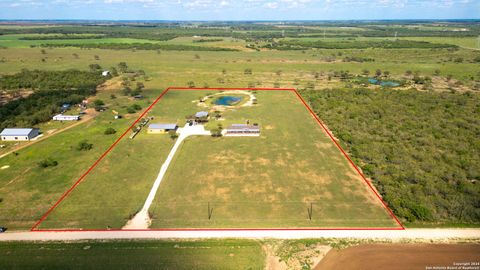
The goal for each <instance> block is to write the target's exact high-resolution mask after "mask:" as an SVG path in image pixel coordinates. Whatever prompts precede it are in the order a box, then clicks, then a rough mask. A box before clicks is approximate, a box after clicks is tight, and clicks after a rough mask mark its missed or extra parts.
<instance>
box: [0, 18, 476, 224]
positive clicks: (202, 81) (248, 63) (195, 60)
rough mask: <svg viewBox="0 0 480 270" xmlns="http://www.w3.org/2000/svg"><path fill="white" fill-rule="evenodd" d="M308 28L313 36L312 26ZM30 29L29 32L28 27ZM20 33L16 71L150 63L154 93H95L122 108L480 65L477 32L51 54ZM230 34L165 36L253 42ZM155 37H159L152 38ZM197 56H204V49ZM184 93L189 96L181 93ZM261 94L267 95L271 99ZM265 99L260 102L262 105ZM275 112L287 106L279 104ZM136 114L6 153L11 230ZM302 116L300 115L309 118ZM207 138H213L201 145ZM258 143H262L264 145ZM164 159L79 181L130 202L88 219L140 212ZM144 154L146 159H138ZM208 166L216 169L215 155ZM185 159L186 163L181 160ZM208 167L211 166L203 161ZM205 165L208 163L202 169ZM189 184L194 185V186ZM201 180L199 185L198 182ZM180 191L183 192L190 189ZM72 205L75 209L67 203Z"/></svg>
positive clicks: (6, 210)
mask: <svg viewBox="0 0 480 270" xmlns="http://www.w3.org/2000/svg"><path fill="white" fill-rule="evenodd" d="M0 28H12V29H14V28H18V27H17V26H11V27H10V26H2V27H0ZM24 28H28V27H24ZM342 29H343V28H342ZM357 30H358V29H357ZM305 34H306V35H307V34H308V33H305ZM327 34H328V32H327ZM22 35H23V36H25V35H26V34H22ZM22 35H19V36H14V35H3V36H0V74H13V73H16V72H19V71H20V70H21V69H23V68H27V69H41V70H65V69H70V68H76V69H81V70H87V69H88V65H89V64H94V63H96V64H99V65H101V66H102V68H103V69H110V67H112V66H116V65H117V64H118V63H119V62H121V61H125V62H127V63H128V66H129V67H130V68H132V69H135V70H138V69H143V70H145V72H146V74H147V76H148V79H147V80H146V81H145V82H144V83H145V86H146V88H145V90H144V93H143V94H144V95H145V96H147V98H146V99H144V100H142V101H132V100H130V99H128V98H127V97H124V96H122V93H121V86H118V87H117V88H115V89H114V90H109V91H99V92H98V93H97V96H96V97H94V98H98V99H102V100H104V101H106V103H107V104H108V105H109V109H115V110H118V111H120V112H121V113H122V114H124V113H125V112H126V106H129V105H131V104H134V103H139V104H140V105H141V106H142V108H146V106H148V104H149V103H151V102H152V101H153V98H154V97H156V96H158V94H160V92H161V91H162V90H163V89H164V88H166V87H168V86H172V85H174V86H186V85H187V84H188V82H190V81H192V82H194V84H195V86H197V87H204V86H209V87H247V86H255V87H273V86H274V85H278V86H279V87H294V88H298V89H302V88H305V87H306V86H307V85H308V84H309V83H312V84H313V85H314V87H315V89H317V90H320V89H323V88H336V87H342V88H343V87H351V86H349V85H348V83H345V82H340V81H339V80H338V79H335V78H333V79H332V80H328V75H329V74H332V73H333V72H335V71H340V70H348V71H349V72H350V73H353V74H361V73H362V71H363V70H368V71H369V72H370V74H374V72H375V70H376V69H381V70H382V71H389V72H390V74H391V75H390V76H391V77H392V78H402V77H403V76H404V73H405V71H407V70H411V71H413V72H415V71H418V72H419V73H420V75H422V76H426V75H428V76H433V75H434V74H435V71H436V70H438V71H439V72H440V76H447V75H452V77H453V79H456V80H460V81H461V82H463V83H464V84H465V85H467V86H469V87H470V86H472V85H473V84H474V83H475V80H478V78H479V77H478V76H479V74H480V66H479V65H478V63H472V62H471V61H472V59H474V58H475V57H477V56H479V55H480V52H479V51H477V50H472V49H467V47H472V42H474V41H475V39H474V38H470V37H467V38H458V39H457V38H449V37H438V38H430V37H408V39H412V40H425V41H431V42H438V43H452V44H456V45H459V46H462V47H465V48H460V49H458V50H454V51H449V50H446V49H388V50H387V49H364V50H337V49H328V50H327V49H325V50H306V51H274V50H262V51H254V50H245V51H239V52H212V51H209V52H194V51H183V52H177V51H161V52H160V53H157V52H156V51H143V50H137V51H132V50H100V49H79V48H74V47H71V48H45V52H46V53H45V54H43V53H42V52H41V48H30V47H29V46H30V45H32V44H42V43H46V41H45V40H19V39H18V38H19V37H20V36H22ZM109 39H112V41H111V42H115V41H113V40H116V41H118V42H142V40H139V39H126V38H109ZM223 39H224V40H223V41H219V42H212V43H211V42H205V43H194V42H193V38H192V37H191V36H188V37H187V36H184V37H179V38H175V39H173V40H169V41H166V42H165V43H169V44H170V43H171V44H184V45H194V46H220V47H231V48H240V47H243V46H244V45H245V42H244V41H243V40H235V39H231V38H223ZM372 39H374V38H372ZM96 40H98V39H91V40H89V39H87V40H81V39H77V40H75V39H72V40H55V42H58V43H66V42H67V43H68V42H70V43H81V42H87V41H88V42H93V41H96ZM100 40H107V39H100ZM149 42H160V41H152V40H150V41H149ZM473 45H474V44H473ZM4 47H6V48H4ZM75 54H76V55H78V59H77V58H76V57H75ZM340 54H341V55H340ZM196 55H198V57H197V56H196ZM95 56H98V57H99V60H96V59H95ZM345 56H350V57H353V56H357V57H366V58H373V59H375V61H374V62H363V63H358V62H343V61H342V59H343V57H345ZM330 57H334V58H335V60H334V61H331V62H329V61H327V58H330ZM456 58H462V59H463V60H464V61H463V62H462V63H455V62H454V61H452V59H456ZM249 68H250V69H252V73H253V74H252V75H247V74H245V72H244V71H245V69H249ZM223 70H224V72H223ZM316 73H320V74H322V75H321V76H320V77H319V78H316V77H315V74H316ZM472 78H474V79H472ZM354 87H356V86H354ZM112 93H113V94H115V95H117V97H118V98H117V99H116V100H110V94H112ZM192 95H193V97H188V98H185V100H188V99H190V98H191V99H192V100H193V99H196V98H198V95H196V94H192ZM172 100H175V99H172ZM176 100H178V101H179V102H183V101H181V99H176ZM185 100H184V101H185ZM167 101H168V99H165V100H162V102H167ZM263 102H268V101H267V100H263ZM174 103H175V102H174V101H172V105H174ZM183 105H185V103H182V106H177V107H176V108H175V109H176V110H175V111H174V113H178V114H179V116H175V115H171V116H170V114H165V115H164V116H165V117H166V119H165V120H170V121H173V120H176V119H182V120H183V119H184V117H185V113H187V111H190V110H191V109H192V108H193V106H194V104H189V105H188V106H186V105H185V106H183ZM169 106H170V105H169ZM275 106H276V105H275ZM159 108H160V107H158V106H157V107H156V110H158V109H159ZM258 108H261V107H260V106H259V107H258ZM259 113H260V112H259ZM277 113H281V111H280V108H279V111H278V112H277ZM234 115H235V114H234V113H232V117H233V116H234ZM135 116H138V113H137V114H136V115H131V116H129V118H128V119H122V120H118V121H113V118H112V114H111V113H110V112H109V111H107V112H104V113H100V115H99V116H98V117H96V118H95V119H94V120H92V121H90V122H88V123H86V124H83V125H81V126H78V127H75V128H73V129H71V130H68V131H65V132H63V133H60V134H58V135H55V136H52V137H51V138H49V139H48V140H45V141H42V142H39V143H37V144H34V145H32V146H30V147H28V148H25V149H22V150H20V151H18V155H9V156H6V157H4V158H1V159H0V168H1V167H3V166H6V165H8V166H10V167H8V168H7V169H3V170H0V198H1V199H2V201H1V202H0V223H1V224H0V225H2V226H7V227H9V228H10V229H28V228H30V227H31V226H32V225H33V224H34V223H35V222H36V221H37V220H38V219H39V218H40V217H41V216H42V215H43V213H44V212H45V211H46V210H47V209H48V208H49V207H50V206H51V205H52V204H53V203H54V202H55V201H56V200H57V199H58V198H59V197H60V196H61V194H62V193H63V192H64V191H65V190H67V188H68V187H70V186H71V185H72V184H73V182H74V181H75V180H76V179H77V178H78V177H79V176H80V175H81V174H82V173H83V172H84V171H85V170H86V169H88V167H89V166H90V165H91V164H92V163H93V162H94V161H95V160H96V159H97V158H98V157H99V156H100V155H101V154H102V153H103V152H104V151H105V150H106V149H107V148H108V147H109V146H110V145H111V143H112V142H113V141H114V140H115V139H116V137H117V136H119V134H120V131H122V130H125V129H126V128H127V127H128V126H129V125H130V124H131V122H132V121H133V119H134V118H135ZM287 116H290V115H287ZM232 119H234V118H232ZM302 119H308V118H302ZM261 120H262V119H260V118H259V119H258V121H261ZM273 120H274V119H273ZM302 121H303V120H302ZM302 121H300V122H299V123H302ZM109 126H112V127H114V128H115V129H116V130H117V133H116V134H115V135H111V136H106V135H104V134H103V132H104V130H105V129H106V128H107V127H109ZM40 127H41V128H42V130H43V131H46V130H49V129H54V128H57V126H56V124H51V123H45V124H42V125H41V126H40ZM266 132H271V133H276V132H280V131H279V130H278V129H273V130H269V131H266ZM292 136H293V134H292ZM84 139H87V140H89V141H90V142H91V143H93V144H94V148H93V149H92V150H90V151H81V152H80V151H76V150H75V149H73V148H74V147H75V146H76V145H77V144H78V142H79V141H81V140H84ZM204 139H207V138H193V139H192V140H189V141H187V142H186V143H185V145H184V149H185V153H189V152H192V151H194V150H193V149H194V146H196V145H198V142H196V141H202V140H204ZM209 139H210V138H209ZM140 140H145V141H146V142H147V141H148V139H147V138H145V139H142V138H141V137H139V138H138V140H136V141H140ZM239 140H243V139H239ZM217 141H218V144H216V146H218V148H212V150H219V149H220V146H222V147H231V145H230V144H232V143H233V142H232V141H230V142H227V141H226V140H224V139H217ZM172 143H173V142H172V141H170V140H168V139H165V140H162V139H160V140H158V141H155V144H154V145H155V148H153V149H144V150H145V151H147V152H149V151H154V150H155V149H168V148H169V147H170V145H171V144H172ZM248 143H249V142H246V145H245V147H246V148H248V147H249V146H248ZM302 143H305V142H302ZM242 144H243V142H242ZM7 147H11V144H10V143H9V144H8V145H7ZM199 147H206V146H203V145H199ZM259 147H260V146H259ZM262 147H263V146H262ZM5 150H7V149H3V150H2V149H0V153H1V151H5ZM207 150H208V149H207ZM259 150H262V148H260V149H259ZM280 150H281V149H280ZM280 150H278V151H280ZM129 151H134V150H131V149H129V148H128V147H126V148H125V149H124V150H122V151H119V152H118V153H116V152H112V153H111V154H112V158H111V159H106V161H109V163H110V164H109V165H108V166H107V165H105V168H104V169H105V170H110V169H111V168H113V165H114V164H117V163H118V164H119V165H120V167H126V166H128V163H127V161H126V160H124V159H121V160H120V159H118V158H116V157H118V156H125V155H126V154H128V153H129ZM242 151H246V150H242ZM149 153H150V152H149ZM195 153H196V152H195ZM260 153H261V152H260ZM279 153H280V152H279ZM242 154H245V155H247V154H249V153H248V151H247V152H245V153H242ZM49 156H51V157H53V158H55V159H56V160H57V161H58V162H59V165H58V166H56V167H55V168H47V169H40V168H39V167H38V165H37V163H38V162H39V161H41V160H42V159H44V158H45V157H49ZM130 156H131V158H130V159H137V157H136V156H135V155H134V154H131V155H130ZM156 158H157V159H156V160H151V161H149V162H148V163H147V164H145V167H146V168H143V167H142V168H143V169H144V170H137V171H135V170H133V169H132V170H127V169H123V172H122V171H118V172H117V173H124V174H125V176H124V177H122V178H121V179H120V180H118V181H119V183H108V182H102V183H101V184H100V186H99V187H101V189H96V188H95V186H94V185H92V186H89V184H88V182H89V181H86V182H84V183H82V184H81V185H80V186H79V187H78V191H80V190H84V191H82V193H83V194H87V195H85V196H86V198H88V199H89V200H90V199H91V198H95V199H97V200H104V201H103V203H104V204H105V205H106V206H110V207H111V206H113V205H114V204H117V205H118V203H120V204H121V205H125V206H126V208H124V209H117V210H112V211H111V212H108V213H107V214H108V215H110V213H111V214H112V219H111V218H109V217H101V218H100V217H98V219H97V220H89V222H91V224H89V225H88V226H92V227H100V228H104V227H105V226H107V225H110V226H121V225H123V222H124V221H125V220H126V219H127V218H128V217H129V216H130V215H131V214H132V213H134V212H135V211H137V210H138V208H139V207H140V206H141V204H142V203H143V200H144V198H145V196H146V193H147V192H148V189H149V188H150V185H151V182H152V181H153V180H152V179H149V178H148V177H151V176H153V175H155V174H156V173H157V171H156V170H157V169H158V166H159V164H160V162H161V161H160V160H161V154H158V155H157V156H156ZM178 158H179V159H180V158H184V159H185V160H186V161H189V160H188V157H184V156H179V157H178ZM136 162H137V164H138V162H139V160H137V161H136ZM231 162H232V164H233V163H234V162H235V161H234V160H232V161H231ZM155 166H157V167H155ZM209 166H211V168H215V167H214V166H213V165H212V164H210V165H209ZM315 166H318V168H322V166H323V165H322V164H319V165H318V164H315ZM312 167H314V166H312ZM135 168H137V167H135ZM153 168H155V169H153ZM180 168H181V166H180V167H179V169H180ZM97 169H99V170H100V169H101V167H98V168H97ZM179 169H177V170H179ZM201 169H202V170H203V168H201ZM174 170H175V168H174ZM213 171H214V170H213ZM139 173H140V174H141V175H145V176H147V177H145V178H137V177H136V175H137V174H139ZM182 173H183V172H182ZM202 173H206V172H205V171H203V172H202ZM179 175H181V174H179ZM186 176H188V175H186ZM169 179H170V178H169ZM172 179H173V178H172ZM167 180H168V179H167ZM282 181H285V180H281V181H280V182H282ZM92 182H94V181H92ZM169 182H170V181H166V182H165V184H166V185H168V183H169ZM223 185H227V183H223ZM83 186H84V187H83ZM187 187H188V188H194V187H193V186H192V187H190V186H187ZM130 188H131V189H130ZM173 188H174V187H169V188H168V189H165V190H166V191H167V190H170V191H168V192H172V191H171V190H173ZM195 188H201V187H198V186H197V187H195ZM103 189H107V190H115V191H116V192H118V194H120V195H119V196H120V197H121V198H113V197H114V196H115V193H110V192H102V190H103ZM144 189H145V190H144ZM129 190H141V191H139V192H138V193H136V194H131V193H128V192H129ZM268 190H269V189H267V188H266V189H265V193H268ZM230 192H232V191H230ZM90 193H91V194H90ZM212 194H213V193H208V194H207V193H205V194H204V195H205V196H203V197H202V196H197V197H195V199H196V200H197V201H198V204H199V206H198V211H199V213H200V216H203V215H204V212H206V206H205V202H207V203H208V201H211V202H212V204H213V203H216V201H215V200H214V199H212V198H211V197H212ZM167 195H168V194H167ZM183 195H184V194H183ZM183 195H182V196H183ZM241 195H242V193H241V192H240V193H238V196H239V197H238V198H242V197H241ZM75 196H78V195H75V194H74V193H72V198H73V199H75V201H76V202H77V203H78V204H79V206H78V207H74V208H72V209H75V211H78V213H77V214H76V215H78V216H77V217H76V218H74V220H71V222H72V223H71V224H70V226H72V227H77V226H78V227H80V225H81V224H80V223H79V222H77V221H76V219H77V218H78V217H82V216H86V215H88V209H85V208H83V207H82V206H83V203H85V202H84V201H83V200H82V199H81V198H80V197H78V198H75ZM166 198H168V199H167V201H168V200H169V199H170V198H171V197H166ZM182 198H185V197H184V196H183V197H182ZM192 199H193V198H192ZM262 199H263V198H262ZM295 200H296V201H300V200H301V198H300V197H296V199H295ZM220 202H222V200H220ZM100 207H101V206H100V205H96V206H95V207H94V208H96V209H97V210H96V211H98V213H105V210H102V209H100ZM221 207H224V206H217V205H215V210H214V216H215V217H216V218H220V216H217V215H216V214H219V213H221V211H226V208H225V209H224V210H222V208H221ZM225 207H226V206H225ZM298 207H299V208H295V209H294V210H292V211H293V212H297V210H298V209H300V208H301V210H298V211H299V212H303V213H306V209H305V206H304V205H303V204H302V206H298ZM94 208H92V209H94ZM265 209H267V208H264V210H262V211H266V210H265ZM60 210H61V209H60V208H59V211H60ZM154 210H155V214H154V217H155V221H154V223H155V224H157V225H158V226H163V225H162V224H161V223H160V222H161V221H160V220H159V216H160V215H159V214H158V213H157V212H159V213H163V214H168V215H169V216H170V217H172V213H171V212H170V213H168V209H162V208H161V206H160V204H156V205H155V208H154ZM62 211H63V210H62ZM65 211H67V212H68V209H66V210H65ZM192 211H193V210H192ZM195 211H197V210H195ZM217 211H219V212H217ZM186 214H189V213H188V212H186V213H185V215H186ZM253 214H255V213H254V211H252V215H253ZM54 216H55V213H53V214H52V217H54ZM111 220H114V221H111ZM48 222H52V223H51V224H52V225H54V226H59V224H53V220H52V221H48V220H47V221H46V224H48ZM168 222H169V224H172V225H171V226H180V225H178V223H177V225H175V221H174V217H172V218H171V219H170V221H168ZM316 222H319V221H316ZM318 224H320V223H318ZM165 225H166V224H165ZM207 225H208V224H207ZM212 226H214V225H212Z"/></svg>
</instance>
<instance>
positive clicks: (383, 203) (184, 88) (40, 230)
mask: <svg viewBox="0 0 480 270" xmlns="http://www.w3.org/2000/svg"><path fill="white" fill-rule="evenodd" d="M170 90H212V91H221V90H250V91H267V90H276V91H292V92H294V93H295V94H296V95H297V97H298V98H299V99H300V101H302V103H303V105H304V106H305V108H307V110H308V111H309V112H310V114H311V115H312V116H313V118H314V119H315V120H316V121H317V123H318V124H319V125H320V126H321V127H322V129H323V130H324V131H325V133H327V135H328V136H329V137H330V139H331V140H332V141H333V143H334V144H335V145H336V146H337V148H338V149H339V150H340V152H341V153H342V154H343V155H344V156H345V158H346V159H347V160H348V162H349V163H350V164H351V165H352V166H353V168H354V169H355V171H357V173H358V174H359V175H360V177H361V178H362V179H363V181H364V182H365V184H367V186H368V187H369V188H370V190H371V191H372V192H373V193H374V194H375V196H376V197H377V198H378V199H379V200H380V202H381V203H382V205H383V207H384V208H385V209H386V210H387V212H388V214H389V215H390V216H391V217H392V219H393V220H395V222H396V223H397V224H398V225H399V227H393V228H389V227H387V228H381V227H358V228H355V227H343V228H330V227H327V228H163V229H155V228H153V229H127V230H122V229H112V230H107V229H91V230H82V229H37V228H38V226H40V224H41V223H42V222H43V221H44V220H45V219H46V218H47V217H48V215H49V214H50V213H51V212H52V211H53V210H54V209H55V208H56V207H57V206H58V205H59V204H60V203H61V202H62V201H63V200H64V199H65V198H66V197H67V196H68V195H69V194H70V193H71V192H72V191H73V190H74V189H75V187H77V186H78V184H80V182H82V180H83V179H84V178H85V177H86V176H87V175H88V174H89V173H90V172H91V171H92V170H93V169H94V168H95V167H96V166H97V164H98V163H99V162H100V161H101V160H102V159H103V158H104V157H105V156H106V155H107V154H108V153H109V152H110V151H111V150H112V149H113V148H114V147H115V146H116V145H117V143H118V142H119V141H120V140H121V139H122V138H123V137H125V135H126V134H127V133H128V132H129V131H130V130H131V129H132V128H133V127H134V126H135V124H137V123H138V121H140V119H142V117H143V116H145V114H147V113H148V112H149V111H150V109H152V107H153V106H154V105H155V104H157V102H158V101H159V100H160V99H161V98H162V97H163V96H164V95H165V94H166V93H167V92H168V91H170ZM238 230H242V231H260V230H272V231H288V230H305V231H312V230H313V231H314V230H319V231H320V230H405V227H404V226H403V225H402V223H401V222H400V220H399V219H398V218H397V217H396V216H395V214H394V213H393V211H392V210H391V209H390V208H389V207H388V206H387V204H386V203H385V201H383V199H382V197H381V196H380V194H378V192H377V191H376V190H375V188H373V186H372V184H371V183H370V182H369V181H368V180H367V178H366V177H365V176H364V175H363V173H362V172H361V171H360V169H359V168H358V167H357V166H356V165H355V163H354V162H353V161H352V159H350V157H349V156H348V155H347V153H346V152H345V150H343V148H342V147H341V146H340V144H339V143H338V142H337V141H336V140H335V138H334V137H333V135H332V134H331V133H330V131H329V130H328V129H327V128H326V126H325V125H324V124H323V123H322V121H321V120H320V118H319V117H318V116H317V115H316V114H315V113H314V111H313V110H312V109H311V108H310V106H309V105H308V104H307V102H305V100H304V99H303V98H302V96H301V95H300V93H298V91H297V90H296V89H295V88H255V87H249V88H190V87H168V88H167V89H165V90H164V91H163V92H162V93H161V94H160V95H159V96H158V97H157V98H156V99H155V101H154V102H153V103H152V104H151V105H150V106H148V108H147V109H146V110H145V111H144V112H143V113H142V114H141V115H140V116H139V117H138V118H137V119H136V120H135V122H133V123H132V125H130V127H128V128H127V129H126V130H125V131H124V132H123V133H122V135H120V137H118V138H117V140H115V142H114V143H113V144H112V145H111V146H110V147H109V148H108V149H107V150H106V151H105V153H103V154H102V155H101V156H100V158H98V159H97V160H96V161H95V162H94V163H93V164H92V166H90V168H88V170H87V171H86V172H84V173H83V174H82V175H81V176H80V178H78V179H77V181H75V183H74V184H73V185H72V186H71V187H70V188H69V189H68V190H67V191H65V193H63V195H62V196H61V197H60V199H59V200H58V201H57V202H55V203H54V204H53V205H52V206H51V207H50V208H49V209H48V211H47V212H46V213H45V214H44V215H43V216H42V217H41V218H40V219H39V220H38V221H37V222H36V223H35V224H34V225H33V226H32V228H31V229H30V231H32V232H79V231H85V232H86V231H238Z"/></svg>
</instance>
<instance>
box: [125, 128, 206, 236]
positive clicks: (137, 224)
mask: <svg viewBox="0 0 480 270" xmlns="http://www.w3.org/2000/svg"><path fill="white" fill-rule="evenodd" d="M177 133H178V134H179V136H178V138H177V141H176V142H175V144H174V145H173V147H172V149H171V150H170V153H169V154H168V156H167V159H166V160H165V162H163V164H162V166H161V167H160V172H159V173H158V176H157V178H156V179H155V181H154V182H153V186H152V188H151V189H150V193H149V194H148V197H147V199H146V200H145V203H144V205H143V207H142V209H141V210H140V211H139V212H138V213H137V214H136V215H135V216H134V217H133V218H132V219H130V220H129V221H128V222H127V224H126V225H125V226H124V227H123V229H148V227H150V224H151V220H150V216H149V214H148V209H149V208H150V205H151V204H152V202H153V199H155V194H157V190H158V187H159V186H160V183H161V182H162V179H163V176H164V175H165V173H166V172H167V169H168V166H170V162H171V161H172V160H173V157H174V156H175V153H176V152H177V150H178V148H179V147H180V145H181V144H182V142H183V140H185V138H187V137H190V136H210V131H208V130H205V128H204V127H203V125H193V126H189V125H188V124H185V126H184V127H183V128H179V129H178V131H177Z"/></svg>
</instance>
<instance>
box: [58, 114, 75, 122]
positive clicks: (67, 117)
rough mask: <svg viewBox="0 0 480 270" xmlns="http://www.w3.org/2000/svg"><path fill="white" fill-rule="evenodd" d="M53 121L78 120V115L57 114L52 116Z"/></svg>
mask: <svg viewBox="0 0 480 270" xmlns="http://www.w3.org/2000/svg"><path fill="white" fill-rule="evenodd" d="M53 120H55V121H78V120H80V115H63V114H57V115H55V116H54V117H53Z"/></svg>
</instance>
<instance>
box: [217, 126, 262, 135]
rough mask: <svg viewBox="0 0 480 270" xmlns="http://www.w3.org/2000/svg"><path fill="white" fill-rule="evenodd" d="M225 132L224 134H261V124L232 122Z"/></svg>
mask: <svg viewBox="0 0 480 270" xmlns="http://www.w3.org/2000/svg"><path fill="white" fill-rule="evenodd" d="M224 132H225V134H224V136H260V126H258V125H246V124H232V125H230V126H228V127H227V128H226V129H225V131H224Z"/></svg>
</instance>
